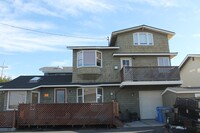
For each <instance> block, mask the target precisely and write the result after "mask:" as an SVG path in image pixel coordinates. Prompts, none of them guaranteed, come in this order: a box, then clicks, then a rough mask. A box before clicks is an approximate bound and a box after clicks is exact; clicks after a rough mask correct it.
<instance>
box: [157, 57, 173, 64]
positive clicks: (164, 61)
mask: <svg viewBox="0 0 200 133" xmlns="http://www.w3.org/2000/svg"><path fill="white" fill-rule="evenodd" d="M158 65H159V66H170V62H169V58H168V57H158Z"/></svg>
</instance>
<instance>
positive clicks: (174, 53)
mask: <svg viewBox="0 0 200 133" xmlns="http://www.w3.org/2000/svg"><path fill="white" fill-rule="evenodd" d="M177 54H178V52H173V53H124V52H116V53H113V56H158V55H159V56H170V58H173V57H175V56H176V55H177Z"/></svg>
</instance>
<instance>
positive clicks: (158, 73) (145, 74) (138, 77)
mask: <svg viewBox="0 0 200 133" xmlns="http://www.w3.org/2000/svg"><path fill="white" fill-rule="evenodd" d="M124 81H133V82H138V81H180V72H179V69H178V67H177V66H152V67H129V66H125V67H123V68H122V69H121V82H124Z"/></svg>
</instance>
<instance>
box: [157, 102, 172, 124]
mask: <svg viewBox="0 0 200 133" xmlns="http://www.w3.org/2000/svg"><path fill="white" fill-rule="evenodd" d="M171 110H172V108H170V107H164V106H159V107H156V112H157V117H156V120H157V121H158V122H161V123H165V122H166V113H168V112H170V111H171Z"/></svg>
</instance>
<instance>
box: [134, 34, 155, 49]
mask: <svg viewBox="0 0 200 133" xmlns="http://www.w3.org/2000/svg"><path fill="white" fill-rule="evenodd" d="M140 34H146V36H147V44H146V45H144V44H141V43H140ZM149 34H151V36H152V44H150V42H149ZM134 35H137V39H138V44H137V45H136V44H135V43H134ZM133 45H134V46H153V45H154V39H153V34H152V33H149V32H136V33H133Z"/></svg>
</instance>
